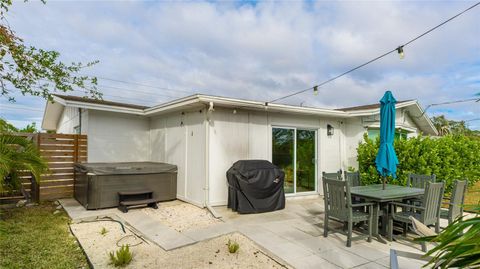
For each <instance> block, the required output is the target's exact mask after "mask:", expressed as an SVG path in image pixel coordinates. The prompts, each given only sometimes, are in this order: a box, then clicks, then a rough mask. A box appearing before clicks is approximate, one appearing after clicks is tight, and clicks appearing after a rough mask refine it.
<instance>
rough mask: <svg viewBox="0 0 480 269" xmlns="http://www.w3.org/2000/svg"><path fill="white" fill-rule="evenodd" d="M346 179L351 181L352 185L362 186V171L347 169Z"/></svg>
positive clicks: (344, 175)
mask: <svg viewBox="0 0 480 269" xmlns="http://www.w3.org/2000/svg"><path fill="white" fill-rule="evenodd" d="M343 177H344V178H345V181H348V182H349V183H350V187H356V186H361V185H362V182H361V181H360V172H359V171H357V172H347V171H345V172H344V174H343Z"/></svg>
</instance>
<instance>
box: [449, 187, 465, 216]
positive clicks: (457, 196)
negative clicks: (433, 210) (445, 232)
mask: <svg viewBox="0 0 480 269" xmlns="http://www.w3.org/2000/svg"><path fill="white" fill-rule="evenodd" d="M467 185H468V184H467V180H455V182H454V183H453V190H452V197H451V199H450V206H449V208H448V221H449V222H452V221H454V220H455V219H456V218H458V217H460V216H461V215H463V203H464V200H465V193H466V191H467Z"/></svg>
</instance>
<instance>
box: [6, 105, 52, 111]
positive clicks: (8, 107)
mask: <svg viewBox="0 0 480 269" xmlns="http://www.w3.org/2000/svg"><path fill="white" fill-rule="evenodd" d="M4 109H7V110H8V109H16V110H29V111H37V112H43V110H42V109H34V108H29V107H24V106H12V105H3V104H2V105H0V111H2V110H4Z"/></svg>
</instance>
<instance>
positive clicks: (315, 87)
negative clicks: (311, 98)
mask: <svg viewBox="0 0 480 269" xmlns="http://www.w3.org/2000/svg"><path fill="white" fill-rule="evenodd" d="M313 95H315V96H317V95H318V86H313Z"/></svg>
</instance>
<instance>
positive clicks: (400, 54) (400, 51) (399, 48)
mask: <svg viewBox="0 0 480 269" xmlns="http://www.w3.org/2000/svg"><path fill="white" fill-rule="evenodd" d="M397 52H398V56H400V59H403V58H405V53H404V52H403V46H400V47H398V48H397Z"/></svg>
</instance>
